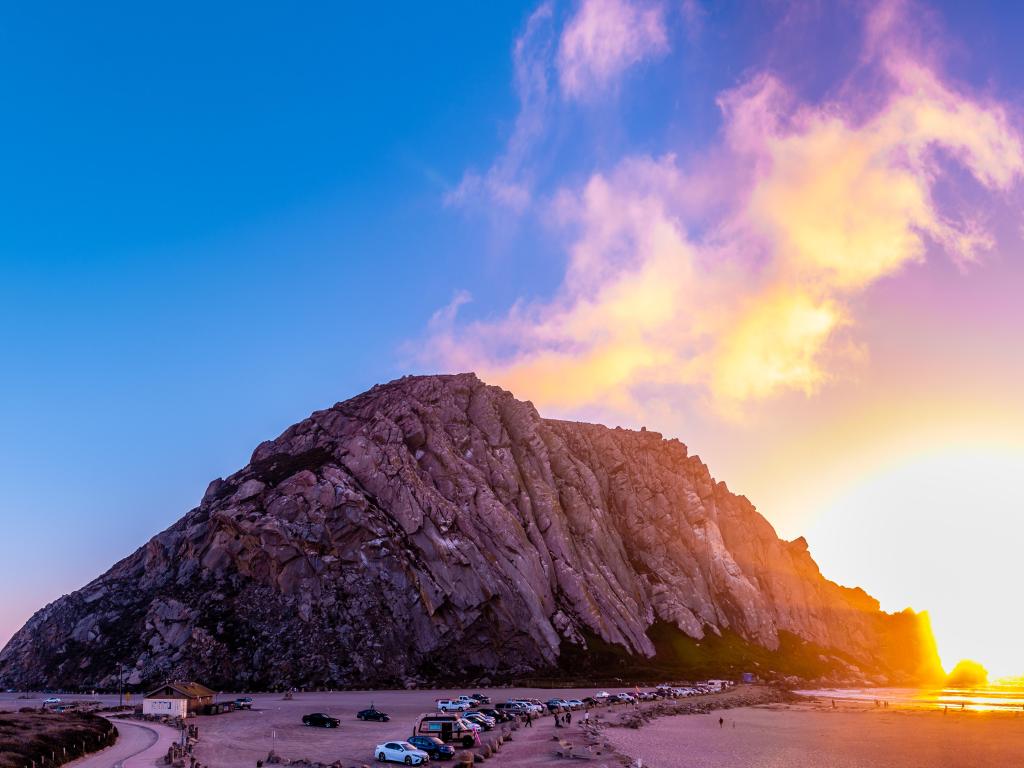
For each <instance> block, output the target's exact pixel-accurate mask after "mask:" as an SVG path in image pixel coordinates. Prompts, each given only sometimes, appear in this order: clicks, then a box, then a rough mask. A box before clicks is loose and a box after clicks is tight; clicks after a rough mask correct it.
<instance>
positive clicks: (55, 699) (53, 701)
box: [43, 696, 60, 707]
mask: <svg viewBox="0 0 1024 768" xmlns="http://www.w3.org/2000/svg"><path fill="white" fill-rule="evenodd" d="M48 704H60V698H58V697H57V696H51V697H50V698H48V699H43V706H44V707H45V706H47V705H48Z"/></svg>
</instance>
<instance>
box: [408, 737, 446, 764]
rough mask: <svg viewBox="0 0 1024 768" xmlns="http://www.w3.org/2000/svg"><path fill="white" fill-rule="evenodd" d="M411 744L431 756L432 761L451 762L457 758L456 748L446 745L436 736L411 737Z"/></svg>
mask: <svg viewBox="0 0 1024 768" xmlns="http://www.w3.org/2000/svg"><path fill="white" fill-rule="evenodd" d="M409 743H410V744H412V745H413V746H414V747H416V749H422V750H423V751H424V752H426V753H427V754H428V755H430V759H431V760H451V759H452V758H453V757H455V747H452V746H449V745H448V744H445V743H444V742H443V741H441V740H440V739H439V738H437V737H436V736H410V737H409Z"/></svg>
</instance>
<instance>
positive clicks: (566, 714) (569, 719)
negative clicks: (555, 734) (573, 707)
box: [565, 712, 572, 725]
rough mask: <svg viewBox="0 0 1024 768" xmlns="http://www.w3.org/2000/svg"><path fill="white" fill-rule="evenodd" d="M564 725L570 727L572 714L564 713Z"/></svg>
mask: <svg viewBox="0 0 1024 768" xmlns="http://www.w3.org/2000/svg"><path fill="white" fill-rule="evenodd" d="M565 724H566V725H571V724H572V712H566V713H565Z"/></svg>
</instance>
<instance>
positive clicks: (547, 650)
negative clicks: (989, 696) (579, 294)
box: [0, 374, 938, 688]
mask: <svg viewBox="0 0 1024 768" xmlns="http://www.w3.org/2000/svg"><path fill="white" fill-rule="evenodd" d="M701 649H703V655H701V653H702V651H701ZM716 649H717V650H716ZM715 653H720V654H721V655H720V657H716V656H715V655H714V654H715ZM695 658H699V659H700V663H701V664H704V665H705V666H706V667H709V668H715V667H729V668H730V669H733V670H735V668H736V667H737V665H740V666H742V665H747V666H750V665H753V664H759V665H761V666H760V667H758V668H753V671H759V672H761V673H762V674H765V673H767V672H768V671H769V667H774V668H777V669H778V670H781V671H785V670H786V669H787V668H789V669H790V671H792V670H794V669H795V670H797V671H801V670H810V672H809V673H814V674H823V673H825V672H831V673H833V674H836V673H837V670H838V671H840V672H842V673H845V674H852V675H864V676H873V678H874V679H878V680H882V679H894V678H910V677H916V676H920V675H921V674H926V673H932V672H934V671H935V669H936V668H937V667H938V662H937V658H936V657H935V651H934V647H933V646H932V645H931V644H930V632H929V631H928V627H927V622H926V619H923V618H922V617H921V616H920V615H915V614H913V613H910V612H909V611H908V612H904V613H902V614H895V615H890V614H885V613H882V612H880V611H879V606H878V603H877V602H876V601H875V600H874V599H872V598H871V597H869V596H868V595H866V594H865V593H864V592H862V591H861V590H859V589H848V588H845V587H841V586H838V585H836V584H834V583H832V582H830V581H827V580H826V579H824V578H823V577H822V576H821V574H820V572H819V570H818V567H817V566H816V565H815V563H814V561H813V560H812V559H811V556H810V554H809V553H808V551H807V545H806V542H804V541H803V539H798V540H796V541H794V542H785V541H782V540H780V539H779V538H778V537H777V536H776V534H775V531H774V530H773V528H772V527H771V525H770V524H769V523H768V522H767V521H766V520H765V519H764V518H763V517H762V516H761V515H760V514H759V513H758V512H757V511H756V510H755V509H754V507H753V506H752V505H751V504H750V503H749V502H748V501H747V500H746V499H745V498H744V497H742V496H736V495H733V494H732V493H730V492H729V490H728V489H727V488H726V486H725V484H724V483H719V482H716V481H715V480H714V479H713V478H712V477H711V475H710V473H709V472H708V468H707V467H706V466H705V465H704V464H703V463H702V462H701V461H700V459H698V458H697V457H696V456H691V455H689V454H688V452H687V448H686V446H685V445H683V444H682V443H680V442H679V441H677V440H663V439H662V437H661V435H659V434H657V433H655V432H648V431H641V432H635V431H630V430H623V429H618V428H616V429H609V428H607V427H603V426H598V425H593V424H582V423H573V422H566V421H555V420H550V419H543V418H541V417H540V416H539V415H538V413H537V411H536V410H535V408H534V407H533V405H532V404H530V403H528V402H522V401H519V400H516V399H515V397H513V395H512V394H510V393H508V392H506V391H504V390H501V389H499V388H497V387H493V386H488V385H486V384H484V383H483V382H481V381H480V380H479V379H478V378H477V377H476V376H475V375H473V374H459V375H451V376H424V377H405V378H403V379H399V380H397V381H394V382H391V383H389V384H385V385H380V386H376V387H374V388H373V389H371V390H370V391H368V392H366V393H364V394H362V395H359V396H357V397H354V398H352V399H351V400H348V401H346V402H343V403H339V404H337V405H335V406H334V407H333V408H329V409H327V410H323V411H318V412H316V413H314V414H313V415H312V416H310V417H309V418H308V419H305V420H304V421H301V422H299V423H298V424H296V425H294V426H292V427H290V428H289V429H287V430H286V431H285V432H284V433H283V434H282V435H281V436H280V437H278V438H277V439H276V440H271V441H268V442H265V443H263V444H261V445H260V446H259V447H258V448H257V449H256V451H255V452H254V453H253V455H252V460H251V461H250V463H249V465H248V466H246V467H245V468H243V469H242V470H240V471H239V472H237V473H236V474H234V475H232V476H231V477H228V478H227V479H218V480H215V481H214V482H213V483H211V484H210V487H209V489H208V490H207V492H206V495H205V496H204V497H203V500H202V503H201V504H200V505H199V506H198V507H196V508H195V509H193V510H191V511H190V512H189V513H188V514H186V515H185V516H184V517H183V518H182V519H181V520H180V521H178V522H177V523H176V524H175V525H173V526H172V527H171V528H169V529H168V530H166V531H164V532H163V533H160V534H159V535H157V536H155V537H154V538H153V539H151V540H150V541H149V542H148V543H147V544H146V545H145V546H143V547H142V548H141V549H139V550H138V551H136V552H135V553H134V554H132V555H131V556H129V557H127V558H125V559H124V560H122V561H121V562H119V563H117V564H116V565H115V566H114V567H113V568H111V569H110V570H109V571H108V572H107V573H105V574H104V575H102V576H100V577H99V578H98V579H96V580H95V581H93V582H91V583H90V584H88V585H86V586H85V587H83V588H82V589H80V590H79V591H77V592H75V593H73V594H70V595H66V596H65V597H62V598H60V599H59V600H57V601H55V602H54V603H52V604H50V605H48V606H46V607H45V608H43V609H42V610H40V611H39V612H38V613H36V614H35V615H34V616H33V617H32V618H31V619H30V620H29V621H28V623H27V624H26V625H25V627H24V628H23V629H21V631H19V632H18V633H17V634H16V635H15V636H14V638H12V640H11V641H10V643H8V645H7V646H6V647H5V648H4V650H3V651H2V652H0V681H3V682H4V683H5V684H7V685H18V686H22V687H27V686H39V687H55V686H83V687H92V686H100V687H102V686H110V685H111V684H116V683H115V682H114V681H116V674H117V663H118V662H124V663H126V664H127V666H128V668H129V680H130V682H132V683H135V684H142V683H148V682H151V681H159V680H163V679H165V678H177V677H180V678H186V679H200V680H204V681H206V682H207V683H209V684H211V685H217V686H224V687H228V686H234V687H248V688H255V687H263V686H266V687H277V686H292V685H296V686H312V685H321V686H327V685H332V686H376V685H401V684H410V683H412V682H423V681H429V680H440V679H447V680H455V679H474V678H480V677H482V676H487V677H490V678H491V679H494V680H500V679H503V678H505V679H508V678H512V677H516V676H525V675H531V676H535V677H538V676H543V675H558V674H566V673H569V672H575V673H577V674H583V673H587V672H588V670H589V672H591V673H597V672H599V671H603V672H612V673H614V672H615V671H616V670H627V669H628V670H634V669H635V670H642V669H651V670H657V671H659V672H660V671H662V670H665V671H666V672H669V671H673V670H679V671H685V670H686V669H687V664H691V666H692V663H693V660H694V659H695ZM595 660H600V664H599V665H598V664H595ZM723 671H724V670H723ZM652 673H653V672H652Z"/></svg>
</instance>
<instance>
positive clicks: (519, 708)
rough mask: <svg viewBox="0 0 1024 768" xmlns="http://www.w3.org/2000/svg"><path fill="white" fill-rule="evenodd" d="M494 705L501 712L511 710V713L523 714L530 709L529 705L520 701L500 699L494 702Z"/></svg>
mask: <svg viewBox="0 0 1024 768" xmlns="http://www.w3.org/2000/svg"><path fill="white" fill-rule="evenodd" d="M494 707H495V709H498V710H500V711H501V712H511V713H512V714H513V715H525V714H526V713H527V712H529V711H530V707H527V706H526V705H525V704H524V703H523V702H521V701H502V702H499V703H497V704H495V705H494Z"/></svg>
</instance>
